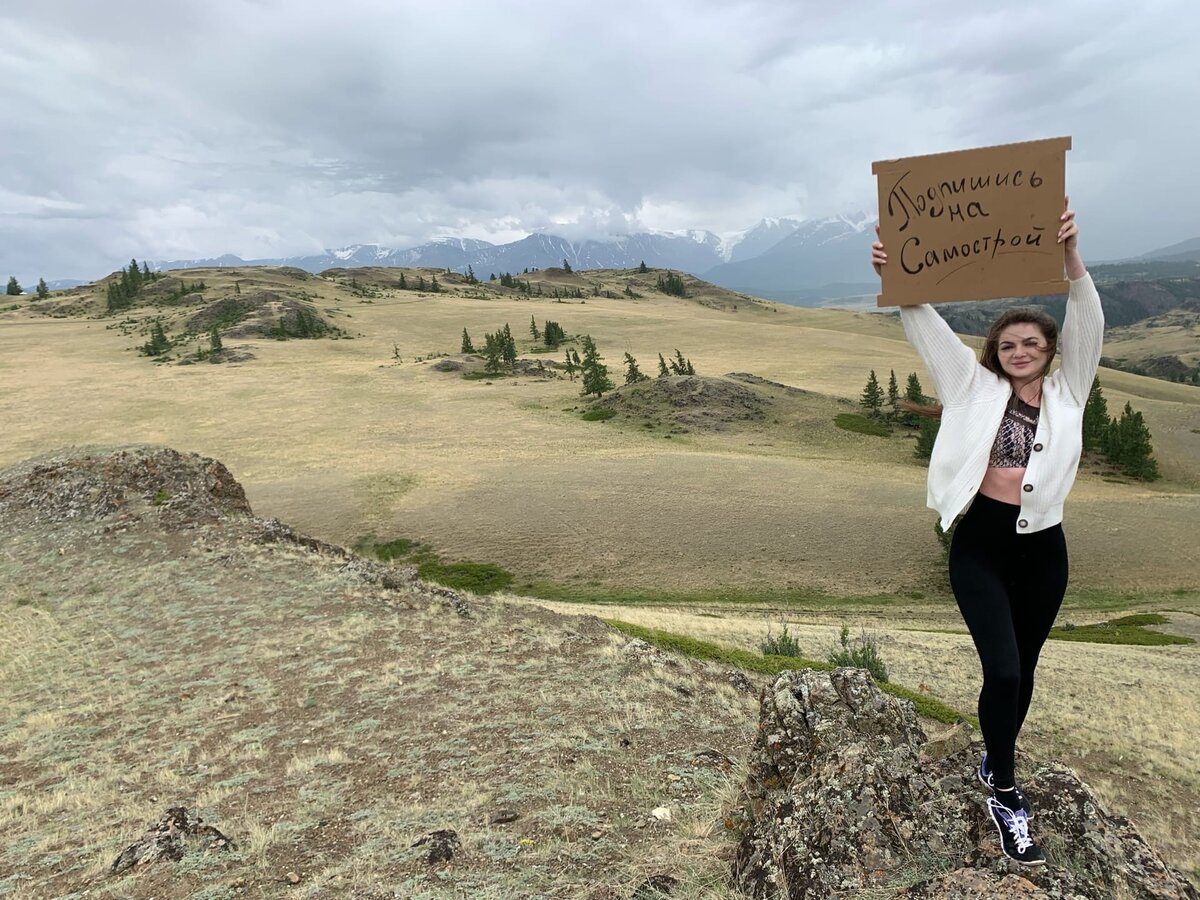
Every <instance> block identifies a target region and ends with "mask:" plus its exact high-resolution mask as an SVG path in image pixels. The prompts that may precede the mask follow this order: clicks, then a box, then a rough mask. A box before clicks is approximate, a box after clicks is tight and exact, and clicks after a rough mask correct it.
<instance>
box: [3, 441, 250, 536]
mask: <svg viewBox="0 0 1200 900" xmlns="http://www.w3.org/2000/svg"><path fill="white" fill-rule="evenodd" d="M231 515H233V516H240V515H246V516H248V515H250V504H249V503H248V502H247V500H246V492H245V491H244V490H242V486H241V485H240V484H238V482H237V480H236V479H235V478H234V477H233V475H232V474H231V473H230V471H229V470H228V469H227V468H225V466H224V465H223V464H221V463H220V462H218V461H217V460H215V459H210V458H208V457H204V456H200V455H198V454H195V453H180V452H178V451H176V450H171V449H169V448H166V447H135V448H127V449H121V450H89V449H72V450H65V451H61V452H58V453H55V454H53V455H51V456H47V457H42V458H40V459H36V460H31V461H28V462H25V463H21V464H20V465H17V466H13V467H11V468H8V469H4V470H3V471H0V516H5V517H26V518H29V519H32V520H33V521H34V522H63V521H68V520H78V521H102V522H110V523H118V522H121V523H131V522H133V521H140V520H142V519H145V518H147V517H152V518H153V519H154V520H155V521H156V522H157V524H158V525H160V526H161V527H163V528H164V529H166V530H174V529H177V528H180V527H186V526H191V525H196V524H202V523H206V522H215V521H218V520H220V519H223V518H225V517H227V516H231Z"/></svg>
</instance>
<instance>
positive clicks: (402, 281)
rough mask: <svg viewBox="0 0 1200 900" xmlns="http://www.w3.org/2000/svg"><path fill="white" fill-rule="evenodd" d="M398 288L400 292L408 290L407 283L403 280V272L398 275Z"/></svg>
mask: <svg viewBox="0 0 1200 900" xmlns="http://www.w3.org/2000/svg"><path fill="white" fill-rule="evenodd" d="M399 288H400V290H402V291H407V290H408V282H407V281H406V280H405V278H404V273H403V272H401V273H400V284H399Z"/></svg>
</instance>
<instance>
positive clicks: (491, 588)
mask: <svg viewBox="0 0 1200 900" xmlns="http://www.w3.org/2000/svg"><path fill="white" fill-rule="evenodd" d="M417 574H418V575H419V576H420V577H421V578H423V579H424V580H426V581H436V582H437V583H438V584H444V585H445V586H446V587H448V588H454V589H455V590H460V591H473V592H475V593H476V594H491V593H494V592H495V591H500V590H503V589H504V588H506V587H509V586H510V585H511V584H512V583H513V576H512V573H511V572H508V571H506V570H504V569H502V568H500V567H499V566H494V565H492V564H491V563H473V562H457V563H443V562H426V563H422V564H421V565H419V566H417Z"/></svg>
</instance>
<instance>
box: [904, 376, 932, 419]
mask: <svg viewBox="0 0 1200 900" xmlns="http://www.w3.org/2000/svg"><path fill="white" fill-rule="evenodd" d="M904 399H905V400H907V401H908V402H909V403H915V404H917V405H918V406H924V405H925V404H926V403H928V402H929V398H927V397H926V396H925V393H924V391H923V390H922V388H921V379H919V378H917V373H916V372H909V373H908V381H907V382H906V383H905V385H904ZM900 421H901V422H903V423H904V424H905V425H908V426H909V427H911V428H916V427H917V426H919V425H920V424H921V417H920V416H918V415H917V414H916V413H910V412H906V413H901V415H900Z"/></svg>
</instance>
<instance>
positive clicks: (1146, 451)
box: [1108, 401, 1160, 481]
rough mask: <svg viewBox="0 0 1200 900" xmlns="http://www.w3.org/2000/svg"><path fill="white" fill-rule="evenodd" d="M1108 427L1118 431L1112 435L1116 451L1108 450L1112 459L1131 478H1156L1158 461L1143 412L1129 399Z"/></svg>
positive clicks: (1157, 475) (1150, 479) (1148, 479)
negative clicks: (1136, 409) (1136, 410)
mask: <svg viewBox="0 0 1200 900" xmlns="http://www.w3.org/2000/svg"><path fill="white" fill-rule="evenodd" d="M1108 430H1109V431H1112V432H1115V434H1114V435H1113V437H1112V439H1111V446H1112V448H1113V451H1112V452H1110V453H1109V454H1108V458H1109V460H1110V461H1111V462H1113V463H1115V464H1116V465H1118V466H1120V467H1121V471H1122V472H1124V473H1125V474H1126V475H1129V476H1130V477H1132V478H1137V479H1139V480H1140V481H1157V480H1158V478H1159V477H1160V475H1159V472H1158V463H1157V462H1156V461H1155V459H1154V448H1153V447H1152V446H1151V444H1150V429H1149V428H1148V427H1147V426H1146V420H1145V418H1144V417H1143V416H1142V414H1141V413H1140V412H1135V411H1134V409H1133V407H1132V406H1130V404H1129V403H1128V401H1127V402H1126V403H1125V409H1123V410H1122V411H1121V418H1120V419H1117V420H1114V421H1112V422H1111V423H1110V424H1109V426H1108Z"/></svg>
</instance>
